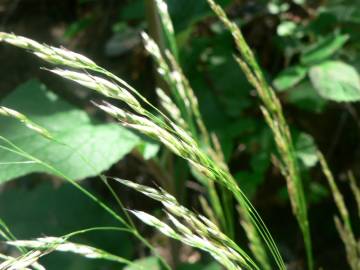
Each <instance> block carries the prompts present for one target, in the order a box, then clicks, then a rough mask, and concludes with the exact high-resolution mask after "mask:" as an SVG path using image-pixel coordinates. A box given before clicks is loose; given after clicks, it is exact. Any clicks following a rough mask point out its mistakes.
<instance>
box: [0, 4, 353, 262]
mask: <svg viewBox="0 0 360 270" xmlns="http://www.w3.org/2000/svg"><path fill="white" fill-rule="evenodd" d="M217 2H218V4H220V5H221V6H222V7H223V8H224V9H225V11H226V13H227V14H228V16H229V18H230V19H231V20H232V21H234V22H235V23H236V24H237V25H238V26H239V27H241V29H242V31H243V34H244V36H245V39H246V40H247V42H248V44H249V46H250V47H251V49H252V50H253V51H254V54H255V55H256V58H257V60H258V62H259V64H260V65H261V67H262V68H263V72H264V74H265V77H266V79H267V81H268V82H269V83H270V84H271V85H272V86H273V87H274V89H275V90H276V94H277V95H278V97H279V99H280V101H281V103H282V105H283V111H284V115H285V118H286V119H287V122H288V124H289V126H290V130H291V133H292V136H293V141H294V146H295V155H296V159H297V160H298V162H299V167H300V174H301V177H302V179H303V187H304V191H305V195H306V199H307V204H308V216H309V221H310V228H311V235H312V246H313V253H314V258H315V264H316V266H317V267H322V268H323V269H347V268H348V264H347V261H346V259H347V254H346V252H345V248H344V245H343V243H342V241H341V238H340V237H339V235H338V232H337V230H336V226H335V224H334V215H335V214H337V213H338V210H337V207H336V205H335V204H334V201H333V196H332V195H334V191H331V188H330V187H329V185H328V182H327V181H326V178H325V176H323V171H322V170H321V166H320V164H319V155H318V153H317V151H318V150H320V151H321V152H322V153H323V155H324V157H325V159H326V160H327V161H328V163H329V167H330V169H331V170H332V172H333V175H334V177H335V181H336V183H337V185H338V186H339V188H340V190H341V193H342V194H343V197H344V198H345V202H346V205H347V209H348V211H349V215H350V218H351V220H353V221H352V222H353V223H352V228H353V230H354V232H355V234H357V233H358V232H359V219H358V218H357V215H358V212H357V211H358V209H357V205H356V202H357V201H356V200H355V199H354V196H353V193H352V191H351V187H350V185H349V180H348V175H349V172H352V174H353V175H354V177H355V179H357V178H360V167H359V162H358V161H359V158H360V140H359V138H360V118H359V113H360V111H359V110H360V108H359V105H358V101H359V100H360V79H359V70H360V54H359V51H360V42H359V41H360V31H359V29H360V2H358V1H357V0H327V1H326V0H323V1H306V0H292V1H290V0H289V1H281V0H270V1H265V0H264V1H261V0H257V1H252V0H221V1H220V0H219V1H217ZM167 4H168V8H169V13H170V16H171V19H172V21H173V25H174V29H175V33H176V43H177V48H178V60H179V63H180V64H181V66H182V68H183V70H184V73H185V74H186V76H187V78H188V80H189V82H190V84H191V85H192V88H193V89H194V93H195V95H196V96H197V99H198V101H199V106H200V111H201V114H202V116H203V119H204V122H205V125H206V127H207V129H208V130H209V132H210V133H211V134H214V135H216V137H217V138H218V140H217V141H218V147H219V148H220V149H221V151H220V152H222V153H223V161H225V163H226V164H228V168H229V170H230V172H231V174H232V175H233V176H234V178H235V179H236V181H237V183H238V185H239V186H240V187H241V189H242V190H243V191H244V193H245V194H246V196H247V197H248V198H249V199H250V200H251V202H252V203H253V205H254V206H255V208H256V209H257V210H258V212H259V213H260V214H261V216H262V218H263V220H264V221H265V223H266V224H267V226H268V228H269V229H270V231H271V233H272V235H273V237H274V239H275V240H276V243H277V245H278V247H279V250H280V252H281V254H282V256H283V258H284V260H285V262H286V266H287V269H306V255H305V254H306V250H305V249H304V244H303V241H304V240H303V235H302V234H301V231H300V230H299V227H298V224H297V220H296V218H294V215H293V214H292V208H291V204H290V201H289V194H288V191H287V188H286V181H285V180H284V177H283V176H282V174H281V171H280V169H279V168H278V167H277V166H274V164H273V163H276V161H275V160H276V159H277V158H276V157H278V154H277V150H276V149H277V148H276V145H275V142H274V136H273V133H272V132H271V129H270V128H269V127H268V125H267V124H266V121H265V120H264V118H263V116H262V113H261V110H260V106H259V105H260V102H259V99H258V97H257V95H258V94H257V92H256V91H255V89H254V87H253V86H252V85H251V84H250V83H249V82H248V79H247V77H246V75H245V74H244V73H243V72H242V71H241V69H240V68H239V65H238V64H237V62H236V59H234V55H236V54H237V51H236V44H235V43H234V41H233V38H232V36H231V33H229V31H228V30H227V29H226V27H224V26H223V24H222V23H221V22H220V21H219V19H218V18H216V17H215V15H214V13H213V12H212V11H211V9H210V7H209V5H208V3H207V2H206V1H205V0H197V1H185V0H168V1H167ZM0 31H6V32H10V33H11V32H13V33H15V34H17V35H22V36H26V37H29V38H31V39H34V40H37V41H39V42H41V43H46V44H49V45H53V46H57V47H62V46H63V47H65V48H67V49H69V50H71V51H75V52H78V53H81V54H83V55H86V56H87V57H89V58H90V59H92V60H94V61H95V62H96V63H97V64H99V66H102V67H105V68H106V69H107V70H109V71H111V72H112V73H114V74H117V75H119V77H121V78H124V79H126V81H128V82H129V83H131V85H133V86H134V87H135V88H136V89H138V90H139V92H141V94H142V95H143V96H145V97H146V98H147V99H148V100H149V101H151V103H152V104H155V105H156V106H157V105H159V104H160V103H161V100H159V98H158V97H157V95H156V91H155V89H156V87H157V86H160V87H162V88H163V89H164V90H168V89H167V88H168V86H166V84H165V82H164V80H163V79H162V78H161V76H159V75H158V74H157V73H156V65H155V64H154V61H152V59H151V57H149V53H148V52H147V51H146V50H145V49H144V45H143V41H142V39H141V35H140V33H141V32H142V31H146V32H148V33H149V35H150V36H151V37H153V38H154V40H155V41H156V42H157V43H158V44H159V46H160V49H162V50H163V49H164V48H166V46H168V45H169V44H167V43H166V40H165V37H164V34H163V33H162V31H161V27H160V26H159V17H158V14H157V10H156V7H155V1H152V0H145V1H144V0H121V1H119V0H77V1H75V0H62V1H53V0H2V1H0ZM0 63H1V65H0V74H1V80H0V103H1V105H3V106H7V107H10V108H13V109H16V110H18V111H20V112H22V113H24V114H25V115H27V116H28V117H29V118H30V119H31V120H33V121H34V122H35V123H38V124H41V125H43V126H45V127H46V128H48V129H49V130H51V131H53V132H59V134H60V137H61V138H62V140H63V141H64V142H65V143H67V144H69V145H70V146H71V147H64V146H59V145H53V144H49V143H45V142H44V141H43V140H42V139H41V138H38V137H36V136H35V135H34V134H32V133H31V131H29V130H27V129H26V128H24V127H21V126H19V125H17V124H14V123H13V122H11V121H9V120H7V119H5V117H4V118H3V117H2V118H0V135H1V136H4V137H6V138H7V139H9V140H11V141H13V142H16V144H17V145H20V146H22V147H23V148H24V149H26V150H27V151H29V152H31V153H32V154H34V155H35V156H37V157H39V158H41V159H43V160H45V161H46V162H48V163H50V164H55V165H56V166H57V168H60V170H61V171H63V172H66V174H67V175H69V177H71V178H73V179H76V180H79V181H80V182H79V183H80V184H81V185H82V186H83V187H85V188H87V189H88V190H90V191H91V192H93V193H94V194H96V196H97V197H99V198H101V199H102V200H103V201H105V202H107V203H108V204H109V205H111V206H112V207H113V208H114V209H117V205H116V202H115V201H114V200H113V198H112V194H111V192H110V191H109V190H108V189H107V188H106V186H105V185H104V184H103V183H102V182H101V181H99V177H98V175H99V174H100V173H103V174H105V175H107V176H112V177H118V178H122V179H131V180H134V182H137V183H141V184H145V185H150V186H161V187H163V188H164V189H166V190H167V191H168V192H170V193H171V194H173V195H175V196H176V197H177V199H178V200H179V201H180V202H181V203H182V204H183V205H185V206H187V207H188V208H189V209H191V210H194V211H195V212H196V213H204V212H205V213H206V209H207V207H206V206H204V200H201V199H200V200H199V198H203V199H205V198H208V194H207V192H206V188H204V186H203V184H202V182H201V181H200V182H199V181H198V179H199V178H201V177H199V176H197V175H196V172H194V170H191V169H190V168H189V167H188V166H187V165H186V164H185V162H183V161H182V160H180V159H178V158H176V157H175V156H173V155H172V154H170V152H169V151H167V150H166V149H163V147H161V146H160V145H159V144H158V143H157V142H155V141H152V140H150V139H148V138H145V137H144V136H143V135H140V134H139V133H137V132H135V131H130V130H128V129H126V128H123V127H121V126H119V125H117V124H115V123H114V121H113V120H112V119H111V118H110V117H108V116H105V114H102V113H101V112H99V111H98V110H97V109H96V108H95V107H94V106H93V105H92V104H91V103H90V102H89V101H90V100H92V101H95V102H100V101H101V100H102V97H101V96H100V95H99V94H98V93H96V92H90V91H88V90H87V89H86V88H85V87H82V86H79V85H77V84H75V83H72V82H68V81H64V80H63V79H61V78H58V77H55V76H54V75H53V74H50V73H49V72H46V71H45V70H43V69H39V66H46V67H48V66H47V64H44V63H43V62H42V61H39V60H38V59H37V58H36V57H34V56H33V55H30V54H28V53H26V52H25V51H23V50H20V49H15V48H13V47H10V46H6V45H3V44H1V45H0ZM80 154H81V155H82V156H85V157H87V158H88V159H89V160H90V161H91V163H92V166H89V164H87V162H86V161H84V159H83V158H82V157H81V155H80ZM218 162H219V164H220V163H221V161H218ZM90 167H91V168H90ZM49 173H50V174H49ZM10 180H11V181H10ZM0 183H1V185H0V218H1V221H3V222H5V223H6V224H7V227H8V228H10V229H11V231H12V232H13V234H14V235H15V236H16V238H18V239H32V238H37V237H41V236H61V235H65V234H67V233H70V232H73V231H77V230H81V229H84V228H88V227H100V226H115V224H116V221H114V220H113V219H112V217H111V216H109V215H108V214H107V213H105V212H104V211H103V210H102V209H101V208H100V207H99V206H98V205H97V204H94V203H91V202H90V201H89V200H88V199H87V198H86V197H85V196H83V195H82V194H81V193H79V192H78V191H77V190H76V189H74V188H73V187H72V186H71V185H70V184H69V183H66V182H64V181H62V180H61V179H60V178H59V177H58V176H54V175H53V173H51V171H49V170H47V169H44V168H40V166H38V165H34V164H32V163H26V162H25V161H24V160H21V159H18V158H17V157H15V156H14V155H12V154H11V153H10V154H9V153H8V152H6V151H5V150H4V149H0ZM110 184H111V186H112V187H113V189H114V192H115V193H116V194H118V196H119V197H120V198H121V200H122V202H123V203H124V205H125V207H126V208H127V209H141V210H143V211H146V212H148V213H152V214H153V215H154V216H157V217H162V216H163V215H162V214H161V206H160V204H159V203H157V202H154V201H153V200H151V199H149V198H146V197H144V196H142V195H141V194H139V193H137V192H134V191H129V190H128V189H126V188H125V187H123V186H121V185H119V184H118V183H116V182H110ZM217 189H220V188H219V187H217ZM290 196H291V195H290ZM230 200H231V199H230ZM205 205H206V203H205ZM229 205H232V202H230V203H229ZM230 208H231V209H230V210H231V213H230V214H229V216H227V218H229V217H231V218H232V219H233V220H234V221H233V222H229V223H228V222H227V221H226V222H224V224H220V225H221V227H222V228H223V229H225V230H226V231H227V233H228V235H231V238H233V239H236V241H237V242H238V243H240V245H241V246H244V247H246V236H245V234H244V231H243V229H242V228H241V225H240V221H239V220H240V215H239V214H238V213H237V211H236V209H235V206H231V207H230ZM119 211H120V210H119ZM231 224H232V225H231ZM136 225H137V227H138V229H139V231H140V232H141V234H142V235H143V236H144V237H145V238H147V239H149V242H150V243H151V244H152V245H153V246H154V247H155V248H156V250H157V251H158V252H159V253H160V255H161V256H163V258H164V259H165V260H166V261H168V262H169V263H170V265H171V266H174V267H176V268H177V269H209V268H211V269H220V266H219V265H218V264H217V263H215V262H214V261H213V259H212V258H211V257H210V256H208V255H206V254H205V253H202V252H200V251H198V250H196V249H193V248H190V247H188V246H185V245H182V244H178V243H176V242H174V241H172V240H169V239H167V238H166V237H164V236H163V235H161V234H160V233H159V232H157V231H156V230H153V229H151V228H149V227H146V226H144V225H143V224H142V223H140V222H137V221H136ZM231 226H234V227H233V228H231ZM76 240H77V242H78V243H82V244H86V245H90V246H94V247H98V248H101V249H103V250H107V251H109V252H111V253H114V254H117V255H119V256H121V257H124V258H126V259H128V260H130V261H137V262H139V260H140V262H141V263H145V265H146V266H145V267H149V268H150V269H160V268H161V265H160V264H159V262H158V259H157V258H155V257H153V253H152V252H150V251H149V249H148V248H147V247H146V246H144V244H143V243H141V242H139V241H138V240H136V239H135V238H134V237H132V236H131V235H129V234H126V233H118V232H113V231H96V232H89V233H87V234H82V235H80V236H77V238H76ZM358 252H359V254H358V256H359V257H360V248H359V251H358ZM0 253H2V254H13V255H14V256H15V255H16V254H17V253H16V251H14V249H13V248H11V247H10V246H9V245H6V244H5V243H3V244H0ZM40 262H41V263H42V264H43V265H44V266H45V267H46V268H47V269H120V268H123V267H124V266H122V265H121V264H118V263H116V262H106V261H102V260H88V259H86V258H83V257H81V256H76V255H71V254H70V255H69V254H63V253H56V252H54V253H51V254H49V255H48V256H46V257H44V258H42V259H41V260H40ZM125 267H127V269H129V268H130V269H131V267H132V266H131V265H130V266H125Z"/></svg>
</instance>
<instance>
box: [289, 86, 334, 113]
mask: <svg viewBox="0 0 360 270" xmlns="http://www.w3.org/2000/svg"><path fill="white" fill-rule="evenodd" d="M287 93H288V96H287V99H288V102H289V103H292V104H294V106H296V107H298V108H300V109H302V110H306V111H310V112H315V113H320V112H322V111H323V110H324V108H325V106H326V103H327V101H326V100H325V99H323V98H322V97H320V96H319V94H318V93H317V92H316V91H315V89H314V87H313V86H312V84H311V82H310V81H309V80H305V81H304V82H301V83H300V84H298V85H297V86H295V87H294V88H291V89H290V90H289V91H288V92H287Z"/></svg>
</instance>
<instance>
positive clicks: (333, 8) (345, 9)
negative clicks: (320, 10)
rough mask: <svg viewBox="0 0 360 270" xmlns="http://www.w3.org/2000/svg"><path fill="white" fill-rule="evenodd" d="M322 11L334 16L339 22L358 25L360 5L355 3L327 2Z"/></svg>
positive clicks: (346, 0)
mask: <svg viewBox="0 0 360 270" xmlns="http://www.w3.org/2000/svg"><path fill="white" fill-rule="evenodd" d="M324 10H325V11H326V12H330V13H332V14H334V15H335V16H336V17H337V18H338V20H339V21H342V22H350V23H360V5H359V3H358V2H357V1H353V0H341V1H339V0H329V1H328V3H327V5H326V6H325V7H324Z"/></svg>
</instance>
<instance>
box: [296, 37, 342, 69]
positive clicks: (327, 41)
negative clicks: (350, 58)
mask: <svg viewBox="0 0 360 270" xmlns="http://www.w3.org/2000/svg"><path fill="white" fill-rule="evenodd" d="M348 39H349V36H348V35H338V34H334V35H330V36H328V37H326V38H324V39H322V40H320V41H319V42H318V43H316V44H314V45H312V46H311V47H310V48H308V50H305V51H304V52H303V54H302V56H301V59H300V60H301V63H303V64H304V65H311V64H315V63H319V62H321V61H324V60H326V59H328V58H329V57H331V56H332V55H333V54H334V53H336V52H337V51H338V50H340V49H341V48H342V47H343V46H344V44H345V43H346V42H347V41H348Z"/></svg>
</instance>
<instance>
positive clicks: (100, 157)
mask: <svg viewBox="0 0 360 270" xmlns="http://www.w3.org/2000/svg"><path fill="white" fill-rule="evenodd" d="M39 104H40V105H39ZM2 105H6V106H9V107H12V108H14V109H17V110H19V111H21V112H23V113H25V114H26V115H27V116H28V117H29V118H31V119H32V120H33V121H34V122H36V123H37V124H39V125H42V126H43V127H45V128H46V129H48V130H49V131H50V132H51V133H52V134H53V135H54V136H55V139H56V140H57V141H58V142H59V143H57V142H53V141H49V140H48V139H46V138H43V137H41V136H39V135H38V134H36V133H34V132H33V131H31V130H29V129H27V128H26V127H24V126H22V125H21V124H20V123H18V122H17V121H16V120H13V119H8V118H5V117H1V119H0V127H1V128H0V129H1V135H2V136H5V137H6V138H8V139H9V140H11V141H12V142H13V143H15V144H16V145H18V146H19V147H21V148H23V149H24V150H26V151H27V152H28V153H31V154H33V155H34V156H35V157H38V158H40V159H42V160H43V161H45V162H47V163H49V164H51V165H56V167H57V168H59V170H61V171H64V172H66V173H67V175H68V176H69V177H70V178H73V179H78V180H80V179H84V178H86V177H90V176H96V175H98V174H99V173H101V172H102V171H104V170H106V169H108V168H109V167H110V166H111V165H112V164H114V163H115V162H117V161H118V160H120V159H121V158H122V157H123V156H124V155H126V154H127V153H129V152H130V151H131V150H132V149H133V148H134V147H135V146H136V145H138V144H139V143H140V139H139V138H138V137H137V136H135V135H134V134H133V133H132V132H130V131H128V130H127V129H126V128H124V127H121V126H119V125H118V124H100V123H97V122H96V121H94V120H93V119H91V118H90V117H89V116H88V115H87V114H86V113H85V112H84V111H83V110H80V109H77V108H76V107H74V106H73V105H70V104H69V103H67V102H66V101H64V100H62V99H61V98H60V97H58V96H56V95H55V94H54V93H53V92H51V91H49V90H48V89H46V88H45V86H44V85H43V84H41V83H40V82H38V81H35V80H33V81H29V82H27V83H25V84H23V85H21V86H19V87H18V88H17V89H16V90H15V91H14V92H13V93H12V94H10V95H9V96H7V97H6V98H5V99H4V100H3V101H2ZM151 155H152V153H150V156H151ZM147 156H149V153H148V154H147ZM88 160H90V161H91V163H90V164H89V163H88ZM23 161H26V160H24V158H23V157H20V156H18V155H17V154H15V153H12V152H9V151H6V150H4V149H0V162H1V163H3V164H1V165H0V166H1V170H0V182H4V181H8V180H11V179H14V178H16V177H19V176H23V175H26V174H29V173H32V172H47V173H51V172H50V171H49V170H48V169H46V168H44V167H42V166H41V165H39V164H23V165H22V166H19V164H16V163H17V162H23Z"/></svg>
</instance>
